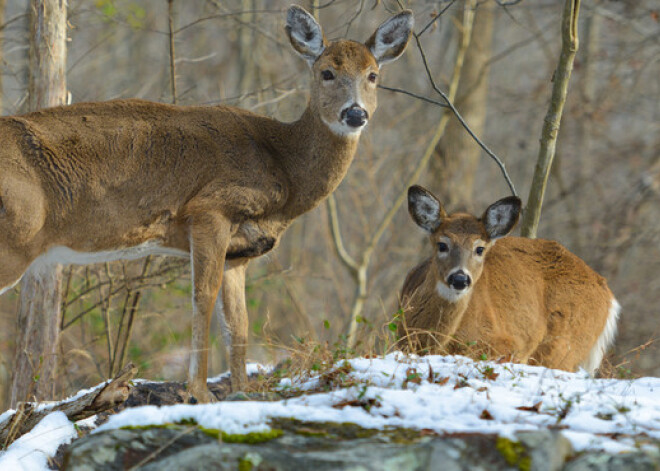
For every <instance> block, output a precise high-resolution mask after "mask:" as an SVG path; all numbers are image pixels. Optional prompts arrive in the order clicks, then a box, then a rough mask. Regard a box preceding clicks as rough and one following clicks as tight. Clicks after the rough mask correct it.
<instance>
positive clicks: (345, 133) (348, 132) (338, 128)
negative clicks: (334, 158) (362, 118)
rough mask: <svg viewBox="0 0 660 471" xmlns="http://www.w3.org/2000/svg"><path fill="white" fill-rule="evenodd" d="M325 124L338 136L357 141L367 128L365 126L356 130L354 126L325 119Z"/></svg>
mask: <svg viewBox="0 0 660 471" xmlns="http://www.w3.org/2000/svg"><path fill="white" fill-rule="evenodd" d="M323 122H324V123H325V124H326V126H328V127H329V128H330V130H331V131H332V132H333V133H334V134H336V135H337V136H341V137H349V138H351V139H357V138H358V137H360V134H361V133H362V130H363V129H364V128H365V126H366V124H365V125H364V126H360V127H359V128H354V127H353V126H349V125H348V124H345V123H342V122H339V121H332V122H328V121H326V120H325V119H323Z"/></svg>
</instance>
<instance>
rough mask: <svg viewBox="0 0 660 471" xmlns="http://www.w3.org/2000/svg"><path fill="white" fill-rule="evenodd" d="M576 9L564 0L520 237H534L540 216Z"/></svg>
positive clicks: (574, 41)
mask: <svg viewBox="0 0 660 471" xmlns="http://www.w3.org/2000/svg"><path fill="white" fill-rule="evenodd" d="M579 11H580V0H566V3H565V4H564V13H563V15H562V28H561V32H562V34H561V36H562V47H561V54H560V56H559V64H558V65H557V69H556V70H555V73H554V76H553V78H552V81H553V87H552V97H551V99H550V106H549V108H548V112H547V114H546V115H545V119H544V120H543V130H542V131H541V146H540V148H539V155H538V159H537V162H536V168H535V169H534V177H533V179H532V186H531V187H530V189H529V198H528V199H527V208H526V209H525V213H524V215H523V220H522V224H521V235H522V236H523V237H531V238H535V237H536V232H537V229H538V225H539V220H540V219H541V206H542V205H543V197H544V195H545V189H546V187H547V184H548V176H549V175H550V169H551V167H552V161H553V159H554V157H555V150H556V146H557V136H558V134H559V125H560V122H561V116H562V113H563V111H564V104H565V103H566V95H567V94H568V83H569V81H570V79H571V71H572V70H573V60H574V59H575V54H576V53H577V50H578V44H579V40H578V31H577V23H578V13H579Z"/></svg>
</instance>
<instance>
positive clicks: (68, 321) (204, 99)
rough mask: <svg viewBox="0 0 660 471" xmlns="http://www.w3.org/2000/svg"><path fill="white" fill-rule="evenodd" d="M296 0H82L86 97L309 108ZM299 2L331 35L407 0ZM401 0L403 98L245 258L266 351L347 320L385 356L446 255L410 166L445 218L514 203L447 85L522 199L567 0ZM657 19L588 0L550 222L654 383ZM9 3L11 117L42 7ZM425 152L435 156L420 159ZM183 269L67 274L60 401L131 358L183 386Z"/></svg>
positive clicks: (389, 99) (639, 2) (0, 10)
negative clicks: (408, 308) (409, 303)
mask: <svg viewBox="0 0 660 471" xmlns="http://www.w3.org/2000/svg"><path fill="white" fill-rule="evenodd" d="M289 3H290V1H289V0H287V1H282V0H228V1H217V0H194V1H182V0H171V1H169V2H168V1H165V0H144V1H136V0H95V1H92V0H70V1H69V2H68V26H69V27H68V37H69V38H70V41H69V42H68V59H67V63H68V68H67V83H68V84H67V88H68V90H69V92H70V98H71V102H83V101H98V100H108V99H113V98H124V97H139V98H145V99H150V100H155V101H162V102H173V101H174V99H175V98H176V102H177V103H179V104H209V105H212V104H218V103H223V104H229V105H236V106H240V107H244V108H248V109H251V110H253V111H256V112H259V113H263V114H267V115H270V116H273V117H276V118H277V119H280V120H284V121H292V120H295V119H297V118H298V116H299V115H300V114H301V112H302V110H303V109H304V106H305V103H306V99H307V88H308V86H309V77H308V71H307V66H306V64H305V63H304V61H302V60H300V59H299V58H298V57H297V56H296V55H295V53H294V52H293V51H292V50H291V48H290V46H289V44H288V41H287V40H286V36H285V35H284V30H283V28H284V12H285V10H286V8H287V7H288V6H289ZM301 3H302V5H303V6H305V7H307V8H310V9H313V11H314V12H315V14H316V16H317V18H319V20H320V23H321V25H322V26H323V27H324V31H325V34H326V36H327V37H328V38H330V39H332V38H338V37H349V38H351V39H356V40H361V41H364V40H366V39H367V38H368V36H369V35H370V34H371V33H372V32H373V30H374V29H375V28H376V27H377V26H378V24H380V23H381V22H382V21H384V20H385V19H386V18H387V17H388V16H389V15H390V14H392V13H394V12H396V11H398V10H399V9H400V7H401V5H400V4H399V2H395V1H390V0H382V1H379V0H361V1H355V0H350V1H349V0H328V1H321V2H318V1H316V2H310V1H309V0H301ZM402 4H403V6H405V7H406V8H411V9H412V10H413V11H414V13H415V17H416V28H415V31H416V32H417V33H418V35H419V44H417V43H416V41H415V40H414V39H413V40H412V41H411V43H410V45H409V47H408V50H407V51H406V53H405V54H404V56H403V57H402V58H401V59H399V60H398V61H397V62H395V63H393V64H391V65H389V66H387V67H386V68H385V69H384V71H383V74H382V80H381V85H383V86H385V87H390V88H396V89H399V90H404V91H406V92H409V93H401V92H394V91H390V90H385V89H383V90H381V91H380V95H379V110H378V111H377V112H376V113H375V115H374V118H373V120H372V121H371V123H370V124H369V126H368V128H367V130H366V132H364V133H363V135H362V138H361V141H360V147H359V150H358V153H357V156H356V159H355V162H354V163H353V166H352V168H351V170H350V171H349V174H348V176H347V177H346V179H345V180H344V182H343V183H342V184H341V186H340V187H339V189H338V190H337V191H336V193H335V195H334V198H333V199H332V200H330V201H329V203H327V204H326V203H323V204H322V205H321V206H320V207H318V208H317V209H315V210H314V211H312V212H310V213H309V214H307V215H305V216H303V217H302V218H300V219H299V220H297V221H296V222H295V223H294V224H293V225H292V227H291V228H290V229H289V231H288V232H287V234H286V235H285V236H284V237H283V241H282V244H281V245H280V247H279V248H277V249H276V250H275V251H274V252H272V253H271V254H269V255H268V256H266V257H263V258H262V259H260V260H259V261H257V262H256V263H254V262H253V263H252V264H251V266H250V269H249V271H248V279H249V282H248V284H249V286H248V309H249V311H250V326H251V339H250V342H251V344H250V345H251V347H250V352H249V356H250V358H251V359H253V360H257V361H262V362H273V361H277V360H278V359H280V358H282V357H283V356H284V355H286V354H287V352H288V351H290V349H292V348H295V346H296V345H300V344H303V343H308V342H310V341H312V340H314V339H315V340H318V341H320V342H322V343H324V342H327V343H328V344H329V345H330V346H331V348H333V349H336V350H337V351H339V350H345V348H346V335H347V333H348V331H349V328H350V324H351V323H350V319H351V316H353V317H354V318H355V319H357V321H358V326H359V329H358V339H359V340H360V342H359V343H358V345H357V346H356V347H355V350H356V352H357V353H362V354H363V353H365V352H366V353H381V352H382V351H384V350H386V349H387V348H389V347H390V343H389V341H390V340H391V336H390V332H389V328H388V324H389V322H390V321H391V320H392V318H393V316H394V315H395V314H396V312H397V309H398V295H397V293H398V291H399V289H400V286H401V284H402V282H403V279H404V277H405V275H406V273H407V271H408V270H410V269H411V268H412V267H413V266H414V265H415V264H416V263H418V262H419V261H420V260H421V259H422V258H424V257H425V256H426V254H427V253H428V251H429V250H430V249H429V247H428V246H427V245H426V244H425V237H424V235H423V234H422V233H421V232H420V231H418V230H417V229H416V228H415V226H414V224H413V223H412V221H411V220H410V218H409V216H408V213H407V211H406V207H405V204H404V205H400V204H397V203H398V202H399V203H400V201H401V198H402V195H404V194H405V191H406V189H407V184H408V181H409V180H410V179H411V176H413V177H414V172H415V171H418V172H420V176H419V178H413V180H414V183H419V184H422V185H424V186H427V187H428V188H429V189H431V190H432V191H433V192H434V193H436V194H437V195H438V196H440V197H441V199H442V200H443V201H444V202H445V205H446V206H447V207H448V208H449V209H450V210H452V209H468V210H471V211H474V212H476V213H481V212H482V211H483V209H484V208H485V207H486V206H487V205H488V204H490V203H491V202H493V201H495V200H496V199H498V198H500V197H503V196H505V195H507V194H509V192H510V190H509V187H508V186H507V184H506V182H505V180H504V179H503V178H502V175H501V173H500V171H499V169H498V167H497V166H496V165H495V163H494V162H493V161H492V160H491V159H490V158H489V157H488V155H487V154H486V153H485V152H483V151H482V150H481V149H480V148H479V147H478V146H477V145H476V144H475V143H474V141H473V139H472V138H471V137H469V136H468V134H467V133H466V132H465V130H464V129H463V128H462V127H461V126H460V124H459V123H458V121H457V120H456V119H455V117H454V116H453V115H452V114H451V113H450V112H449V111H448V110H447V108H446V107H442V106H438V103H442V102H443V100H442V98H441V97H440V96H439V95H438V94H437V93H436V92H435V91H434V90H433V87H432V82H431V77H432V79H433V81H434V82H435V84H436V85H437V87H438V88H439V89H441V90H443V91H445V93H450V96H454V95H452V93H453V94H455V99H454V100H453V102H454V104H455V105H456V107H457V108H458V110H459V111H460V112H461V113H462V115H463V116H464V118H465V119H466V121H467V123H468V124H469V125H470V127H471V129H472V130H473V131H475V132H476V134H477V135H478V136H479V137H480V138H481V139H482V140H483V142H484V143H485V144H486V145H487V146H488V147H489V148H490V149H491V150H492V151H493V152H494V153H495V154H496V155H497V156H499V158H500V159H502V161H504V162H505V164H506V168H507V171H508V173H509V176H510V178H511V180H512V181H513V183H514V184H515V187H516V190H517V192H518V193H519V195H520V196H521V197H522V198H523V200H524V199H526V197H527V194H528V192H529V185H530V181H531V176H532V173H533V171H534V165H535V163H536V157H537V154H538V145H539V144H538V142H539V137H540V133H541V127H542V124H543V119H544V117H545V114H546V111H547V108H548V100H549V97H550V91H551V86H552V83H551V79H552V74H553V70H554V68H555V67H556V65H557V59H558V56H559V49H560V20H561V12H562V5H561V2H558V1H556V0H536V1H531V0H509V1H505V0H497V1H495V0H455V1H430V0H410V1H403V2H402ZM659 15H660V11H658V5H657V4H656V3H655V2H653V1H652V0H618V1H616V0H612V1H605V0H603V1H598V0H589V1H584V2H583V3H582V8H581V11H580V23H579V31H580V49H579V51H578V55H577V58H576V63H575V69H574V71H573V76H572V79H571V84H570V90H569V95H568V98H567V102H566V108H565V110H564V116H563V119H562V125H561V129H560V134H559V142H558V146H557V155H556V158H555V162H554V165H553V169H552V175H551V177H550V182H549V187H548V192H547V194H546V198H545V204H544V208H543V213H542V217H541V225H540V227H539V232H538V235H539V237H543V238H552V239H557V240H559V241H560V242H562V243H563V244H564V245H566V246H567V247H568V248H569V249H571V250H572V251H573V252H575V253H576V254H578V255H579V256H580V257H582V258H583V259H584V260H585V261H586V262H587V263H588V264H589V265H590V266H592V267H593V268H594V269H596V270H597V271H598V272H600V273H601V274H602V275H604V276H605V277H607V278H608V279H609V283H610V287H611V288H612V290H613V292H614V293H615V295H616V296H617V298H618V300H619V302H620V303H621V305H622V306H623V311H622V316H621V321H620V324H619V329H620V330H619V335H618V338H617V341H616V345H615V348H614V349H613V351H612V353H611V355H610V356H609V365H610V366H609V367H608V368H606V369H605V372H604V374H608V375H615V376H622V377H627V376H631V375H655V376H658V375H660V347H659V346H658V343H657V342H655V343H654V342H653V341H654V340H655V339H657V338H658V337H659V336H660V320H659V314H660V312H659V308H660V132H659V131H660V100H659V98H660V80H659V79H658V77H660V66H659V65H660V61H659V59H660V25H659ZM0 16H1V18H0V40H1V49H0V50H1V53H0V56H1V57H0V58H1V64H0V66H1V75H0V78H1V80H2V83H1V84H0V92H1V93H0V100H1V110H2V113H3V114H4V115H13V114H20V113H22V112H25V111H26V99H27V86H28V83H27V82H28V81H27V76H28V67H29V65H28V64H29V61H28V57H27V51H28V40H29V35H30V34H31V33H30V30H29V25H28V1H27V0H0ZM426 26H428V28H426V29H424V28H425V27H426ZM170 31H172V34H170ZM172 46H173V51H174V54H173V55H172V54H171V51H172ZM422 52H423V54H424V56H425V57H426V60H427V61H428V66H429V72H430V74H431V75H430V76H429V74H427V71H426V69H425V67H424V63H423V60H422ZM172 59H173V61H172ZM172 63H173V65H174V68H173V67H172ZM457 64H458V67H457ZM458 69H460V77H459V76H458V74H456V71H457V70H458ZM173 71H174V75H175V77H176V80H175V87H173V86H172V80H171V76H172V72H173ZM411 94H414V95H415V96H412V95H411ZM429 100H430V101H429ZM431 101H436V102H437V103H432V102H431ZM438 137H439V138H440V139H439V141H438V142H437V144H436V140H437V138H438ZM425 154H427V155H428V157H429V162H428V164H425V165H420V162H421V160H422V159H423V157H424V156H425ZM422 163H423V162H422ZM339 234H340V235H341V242H342V243H339V244H338V243H337V242H338V240H339V238H338V235H339ZM0 236H1V235H0ZM0 263H2V261H0ZM186 264H187V262H186V261H181V260H177V259H170V258H158V257H155V258H150V259H147V260H142V261H136V262H130V263H112V264H101V265H94V266H88V267H65V268H64V272H63V273H64V274H63V292H64V299H63V311H64V315H63V321H62V326H63V327H64V331H63V336H62V338H61V342H60V347H59V351H60V355H59V359H58V361H59V368H58V371H59V375H58V381H57V384H56V388H55V392H56V396H58V397H60V396H63V395H66V394H69V393H71V392H73V391H76V390H78V389H79V388H80V387H83V386H91V385H92V384H96V383H97V382H99V381H101V380H102V379H104V378H106V377H108V376H112V374H113V373H114V372H116V371H117V370H118V369H119V368H120V367H121V366H122V364H123V363H124V362H125V361H127V360H129V359H130V360H132V361H134V362H135V363H136V364H137V365H138V366H139V367H140V370H141V371H140V375H141V376H142V377H148V378H150V379H168V380H174V379H176V380H182V379H184V378H185V374H186V368H187V355H188V350H189V345H190V313H191V303H190V277H189V271H188V268H187V266H186ZM17 290H18V288H15V289H14V290H12V291H10V292H9V293H7V294H5V295H3V296H2V297H0V406H1V407H2V409H0V410H4V409H5V408H6V407H7V405H8V402H7V401H8V399H7V394H8V391H7V390H8V385H9V380H10V377H11V370H12V362H13V355H14V343H15V339H16V337H17V332H16V311H17V309H18V299H19V297H18V292H17ZM213 344H214V346H215V348H214V354H213V356H212V371H211V373H212V374H214V373H219V372H222V371H224V370H225V369H226V360H225V356H224V349H223V347H222V342H221V340H220V336H219V335H217V336H215V335H214V342H213ZM35 374H36V375H38V374H39V371H36V372H35Z"/></svg>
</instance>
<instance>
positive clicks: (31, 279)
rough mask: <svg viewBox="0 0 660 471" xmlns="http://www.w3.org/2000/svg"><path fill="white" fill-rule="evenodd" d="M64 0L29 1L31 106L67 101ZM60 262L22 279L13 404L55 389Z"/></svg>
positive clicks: (44, 395)
mask: <svg viewBox="0 0 660 471" xmlns="http://www.w3.org/2000/svg"><path fill="white" fill-rule="evenodd" d="M66 7H67V5H66V1H65V0H31V2H30V58H29V61H30V63H29V84H28V95H29V96H28V103H29V108H30V110H37V109H40V108H45V107H49V106H57V105H63V104H66V101H67V92H66V77H65V74H66ZM61 277H62V267H61V266H60V265H51V266H37V267H32V268H30V269H29V270H28V271H27V273H26V274H25V275H24V276H23V280H22V281H21V301H20V305H19V313H18V336H17V345H16V357H15V360H14V371H13V375H12V387H11V407H16V404H17V403H18V402H19V401H25V400H44V399H47V398H50V397H52V396H53V394H54V385H55V381H54V380H55V377H56V366H57V357H56V353H57V344H58V341H59V326H60V317H61V304H62V303H61V290H60V280H61Z"/></svg>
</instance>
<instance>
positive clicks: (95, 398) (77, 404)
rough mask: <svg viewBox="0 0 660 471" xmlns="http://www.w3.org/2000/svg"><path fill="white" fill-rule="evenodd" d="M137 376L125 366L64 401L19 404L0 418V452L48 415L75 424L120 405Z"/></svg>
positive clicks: (129, 366)
mask: <svg viewBox="0 0 660 471" xmlns="http://www.w3.org/2000/svg"><path fill="white" fill-rule="evenodd" d="M136 373H137V368H136V367H135V365H133V363H128V364H127V365H126V366H124V368H122V370H121V371H120V372H119V373H118V374H117V376H116V377H115V378H114V379H112V380H110V381H107V382H105V383H102V384H99V385H98V386H96V387H95V388H92V389H88V390H86V391H81V392H80V393H78V394H76V395H75V396H72V397H70V398H68V399H65V400H63V401H59V402H20V403H19V404H18V407H17V408H16V410H15V411H10V412H7V413H4V414H1V415H0V446H1V449H4V448H7V447H8V446H9V445H10V444H11V443H12V442H13V441H14V440H16V439H17V438H19V437H20V436H21V435H24V434H25V433H27V432H29V431H30V430H32V428H33V427H34V426H35V425H37V424H38V423H39V421H40V420H41V419H43V418H44V417H45V416H47V415H48V414H50V413H51V412H56V411H61V412H64V413H65V414H66V416H67V417H68V418H69V420H71V421H77V420H82V419H86V418H88V417H91V416H93V415H95V414H98V413H99V412H103V411H106V410H109V409H112V408H113V407H115V406H117V405H119V404H121V403H122V402H124V401H125V400H126V399H127V398H128V396H129V394H130V392H131V389H132V385H131V384H130V380H131V379H133V377H134V376H135V374H136Z"/></svg>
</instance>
